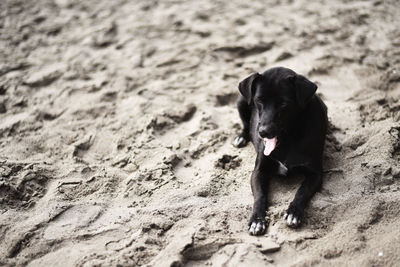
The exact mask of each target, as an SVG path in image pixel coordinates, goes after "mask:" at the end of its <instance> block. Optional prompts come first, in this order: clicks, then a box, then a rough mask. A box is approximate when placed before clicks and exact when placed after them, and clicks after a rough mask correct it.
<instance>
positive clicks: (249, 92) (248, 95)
mask: <svg viewBox="0 0 400 267" xmlns="http://www.w3.org/2000/svg"><path fill="white" fill-rule="evenodd" d="M260 77H261V75H260V74H259V73H257V72H256V73H253V74H252V75H250V76H249V77H247V78H246V79H244V80H243V81H241V82H240V83H239V91H240V93H241V94H242V96H243V97H244V98H245V99H246V100H247V103H248V104H249V105H250V104H251V100H252V99H253V94H254V90H255V85H256V83H257V79H259V78H260Z"/></svg>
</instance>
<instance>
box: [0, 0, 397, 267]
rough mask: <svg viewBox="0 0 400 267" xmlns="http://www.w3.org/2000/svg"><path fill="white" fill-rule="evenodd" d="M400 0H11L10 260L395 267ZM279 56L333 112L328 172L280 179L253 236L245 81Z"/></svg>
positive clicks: (7, 8)
mask: <svg viewBox="0 0 400 267" xmlns="http://www.w3.org/2000/svg"><path fill="white" fill-rule="evenodd" d="M399 17H400V2H399V1H397V0H387V1H385V0H383V1H381V0H377V1H322V0H316V1H305V0H299V1H279V0H276V1H272V0H271V1H270V0H268V1H239V0H230V1H213V0H205V1H161V0H160V1H153V0H150V1H149V0H137V1H124V0H115V1H82V2H80V1H74V0H54V1H52V0H38V1H23V0H3V1H1V2H0V265H4V266H25V265H28V266H143V265H144V266H182V265H184V266H204V265H207V266H264V265H275V266H310V265H320V266H394V265H397V264H399V262H400V227H399V223H398V221H399V218H400V205H399V203H400V166H399V159H400V145H399V139H400V123H399V120H400V103H399V101H398V99H399V96H400V31H399V29H400V21H399ZM274 66H285V67H288V68H292V69H293V70H295V71H296V72H298V73H300V74H303V75H305V76H307V77H308V78H309V79H310V80H312V81H314V82H315V83H317V84H318V86H319V89H318V93H319V94H320V95H321V97H322V98H323V99H324V101H325V103H326V104H327V106H328V108H329V120H330V124H331V127H330V132H329V135H328V139H327V142H326V150H325V156H324V158H325V163H324V183H323V188H322V190H321V191H320V192H319V193H317V194H316V195H315V197H314V198H313V199H312V201H311V203H310V205H309V206H308V207H307V209H306V218H305V221H304V224H303V225H302V226H301V227H300V228H298V229H290V228H288V227H287V226H286V225H285V223H284V221H283V219H282V216H283V213H284V211H285V210H286V208H287V206H288V204H289V203H290V201H291V199H292V198H293V196H294V193H295V191H296V189H297V188H298V187H299V185H300V182H301V177H293V178H287V179H285V178H273V181H272V184H271V194H270V202H271V206H270V208H269V210H268V213H267V214H268V222H269V226H268V230H267V233H266V235H265V236H262V237H251V236H249V235H248V233H247V222H248V219H249V216H250V215H251V206H252V195H251V190H250V185H249V180H250V173H251V171H252V168H253V166H254V160H255V152H254V149H253V147H252V146H251V145H248V146H247V147H245V148H242V149H237V148H235V147H233V146H232V141H233V139H234V137H235V136H236V135H237V134H238V133H239V132H240V128H241V125H240V119H239V116H238V114H237V110H236V104H235V101H236V99H237V96H238V90H237V85H238V83H239V82H240V81H241V80H242V79H244V78H245V77H247V76H248V75H250V74H251V73H253V72H255V71H259V72H261V71H264V70H265V69H267V68H270V67H274Z"/></svg>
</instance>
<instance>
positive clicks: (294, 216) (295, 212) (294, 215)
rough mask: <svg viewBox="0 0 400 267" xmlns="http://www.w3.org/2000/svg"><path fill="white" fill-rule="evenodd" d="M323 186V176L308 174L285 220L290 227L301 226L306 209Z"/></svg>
mask: <svg viewBox="0 0 400 267" xmlns="http://www.w3.org/2000/svg"><path fill="white" fill-rule="evenodd" d="M321 184H322V175H321V174H306V176H305V179H304V181H303V183H302V184H301V186H300V188H299V190H298V191H297V193H296V196H295V197H294V199H293V201H292V202H291V203H290V205H289V208H288V209H287V211H286V214H285V217H284V219H285V220H286V224H287V225H288V226H291V227H296V226H298V225H300V223H301V220H302V219H303V214H304V209H305V207H306V206H307V204H308V202H309V201H310V199H311V198H312V197H313V196H314V194H315V193H316V192H317V191H318V190H319V189H320V187H321Z"/></svg>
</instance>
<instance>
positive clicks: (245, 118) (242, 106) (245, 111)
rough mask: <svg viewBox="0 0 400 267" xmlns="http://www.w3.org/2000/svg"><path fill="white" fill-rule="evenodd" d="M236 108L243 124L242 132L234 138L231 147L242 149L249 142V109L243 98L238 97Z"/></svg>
mask: <svg viewBox="0 0 400 267" xmlns="http://www.w3.org/2000/svg"><path fill="white" fill-rule="evenodd" d="M237 107H238V110H239V116H240V119H241V120H242V123H243V130H242V133H241V134H240V135H238V136H237V137H236V138H235V140H234V141H233V145H234V146H236V147H244V146H246V145H247V143H248V142H249V141H250V119H251V107H250V106H249V104H248V103H247V100H246V99H244V97H243V96H240V97H239V100H238V102H237Z"/></svg>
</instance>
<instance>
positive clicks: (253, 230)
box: [249, 218, 267, 235]
mask: <svg viewBox="0 0 400 267" xmlns="http://www.w3.org/2000/svg"><path fill="white" fill-rule="evenodd" d="M266 229H267V222H266V221H265V219H262V218H255V219H251V220H250V222H249V234H250V235H263V234H264V233H265V230H266Z"/></svg>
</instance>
